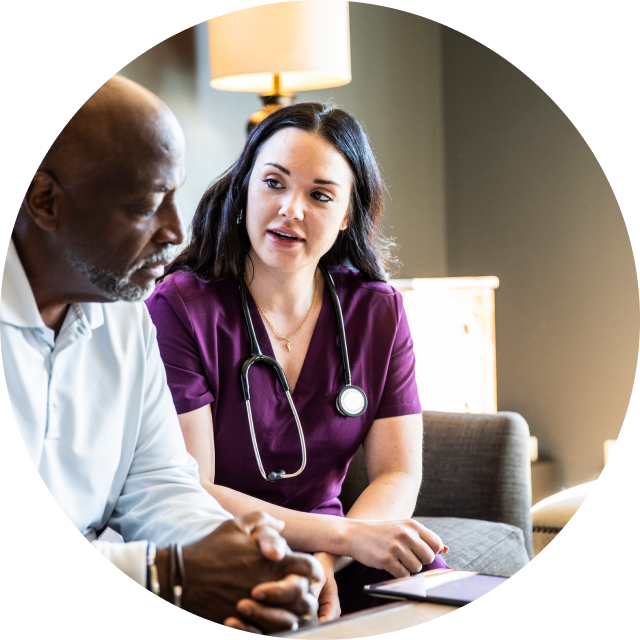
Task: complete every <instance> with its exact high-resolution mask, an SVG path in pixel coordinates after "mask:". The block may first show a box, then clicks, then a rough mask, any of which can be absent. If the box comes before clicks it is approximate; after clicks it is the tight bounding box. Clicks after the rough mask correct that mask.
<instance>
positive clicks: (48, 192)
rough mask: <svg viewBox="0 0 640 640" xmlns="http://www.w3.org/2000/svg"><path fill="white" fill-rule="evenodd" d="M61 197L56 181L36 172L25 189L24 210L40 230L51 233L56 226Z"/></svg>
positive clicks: (42, 172) (51, 177)
mask: <svg viewBox="0 0 640 640" xmlns="http://www.w3.org/2000/svg"><path fill="white" fill-rule="evenodd" d="M61 197H62V187H61V186H60V184H59V183H58V181H57V180H56V179H55V178H54V177H53V176H52V175H50V174H49V173H46V172H45V171H38V172H36V175H35V176H33V179H32V180H31V184H30V185H29V189H27V195H26V196H25V198H24V205H25V206H24V209H25V211H26V213H27V215H28V216H29V217H30V218H31V219H32V220H33V221H34V222H35V223H36V224H37V225H38V226H39V227H40V228H41V229H44V230H45V231H51V230H53V229H55V228H56V227H57V226H58V217H59V207H60V198H61Z"/></svg>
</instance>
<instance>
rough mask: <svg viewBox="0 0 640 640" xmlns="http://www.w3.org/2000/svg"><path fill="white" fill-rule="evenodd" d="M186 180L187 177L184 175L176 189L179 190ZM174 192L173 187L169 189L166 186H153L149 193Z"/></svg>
mask: <svg viewBox="0 0 640 640" xmlns="http://www.w3.org/2000/svg"><path fill="white" fill-rule="evenodd" d="M186 179H187V176H186V175H185V177H184V179H183V180H182V182H181V183H180V184H179V185H178V188H180V187H181V186H182V185H183V184H184V183H185V180H186ZM174 190H175V187H170V186H168V185H166V184H154V185H153V186H152V187H151V191H154V192H156V193H169V191H174Z"/></svg>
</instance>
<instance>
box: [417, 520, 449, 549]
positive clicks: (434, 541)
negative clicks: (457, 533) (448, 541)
mask: <svg viewBox="0 0 640 640" xmlns="http://www.w3.org/2000/svg"><path fill="white" fill-rule="evenodd" d="M412 522H415V524H416V525H418V533H419V534H420V538H422V540H424V541H425V542H426V543H427V544H428V545H429V547H431V549H433V552H434V553H436V554H438V553H445V552H444V551H443V549H444V544H442V540H441V539H440V536H439V535H438V534H437V533H434V532H433V531H431V529H427V527H425V526H424V525H422V524H420V523H419V522H416V521H415V520H413V521H412ZM447 550H448V548H447Z"/></svg>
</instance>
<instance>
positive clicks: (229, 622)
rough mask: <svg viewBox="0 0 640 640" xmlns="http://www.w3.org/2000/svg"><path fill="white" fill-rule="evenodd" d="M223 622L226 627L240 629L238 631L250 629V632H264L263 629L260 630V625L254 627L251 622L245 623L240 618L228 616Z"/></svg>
mask: <svg viewBox="0 0 640 640" xmlns="http://www.w3.org/2000/svg"><path fill="white" fill-rule="evenodd" d="M222 624H223V625H224V626H225V627H231V628H232V629H238V631H248V632H249V633H262V631H260V629H258V627H254V626H252V625H250V624H245V623H244V622H242V620H240V619H239V618H227V619H226V620H225V621H224V622H223V623H222Z"/></svg>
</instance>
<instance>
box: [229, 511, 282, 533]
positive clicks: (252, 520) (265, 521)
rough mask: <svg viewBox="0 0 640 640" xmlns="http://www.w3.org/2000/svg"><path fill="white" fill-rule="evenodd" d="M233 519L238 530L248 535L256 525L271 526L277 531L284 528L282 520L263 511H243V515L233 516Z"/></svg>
mask: <svg viewBox="0 0 640 640" xmlns="http://www.w3.org/2000/svg"><path fill="white" fill-rule="evenodd" d="M234 521H235V523H236V525H238V528H239V529H240V531H243V532H244V533H246V534H247V535H248V536H250V535H251V534H252V533H253V531H254V529H256V528H257V527H264V526H266V527H271V528H272V529H275V530H276V531H278V532H280V531H282V530H283V529H284V522H282V520H278V519H277V518H274V517H273V516H270V515H269V514H268V513H265V512H264V511H252V512H251V513H245V514H244V515H243V516H237V517H236V518H234Z"/></svg>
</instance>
